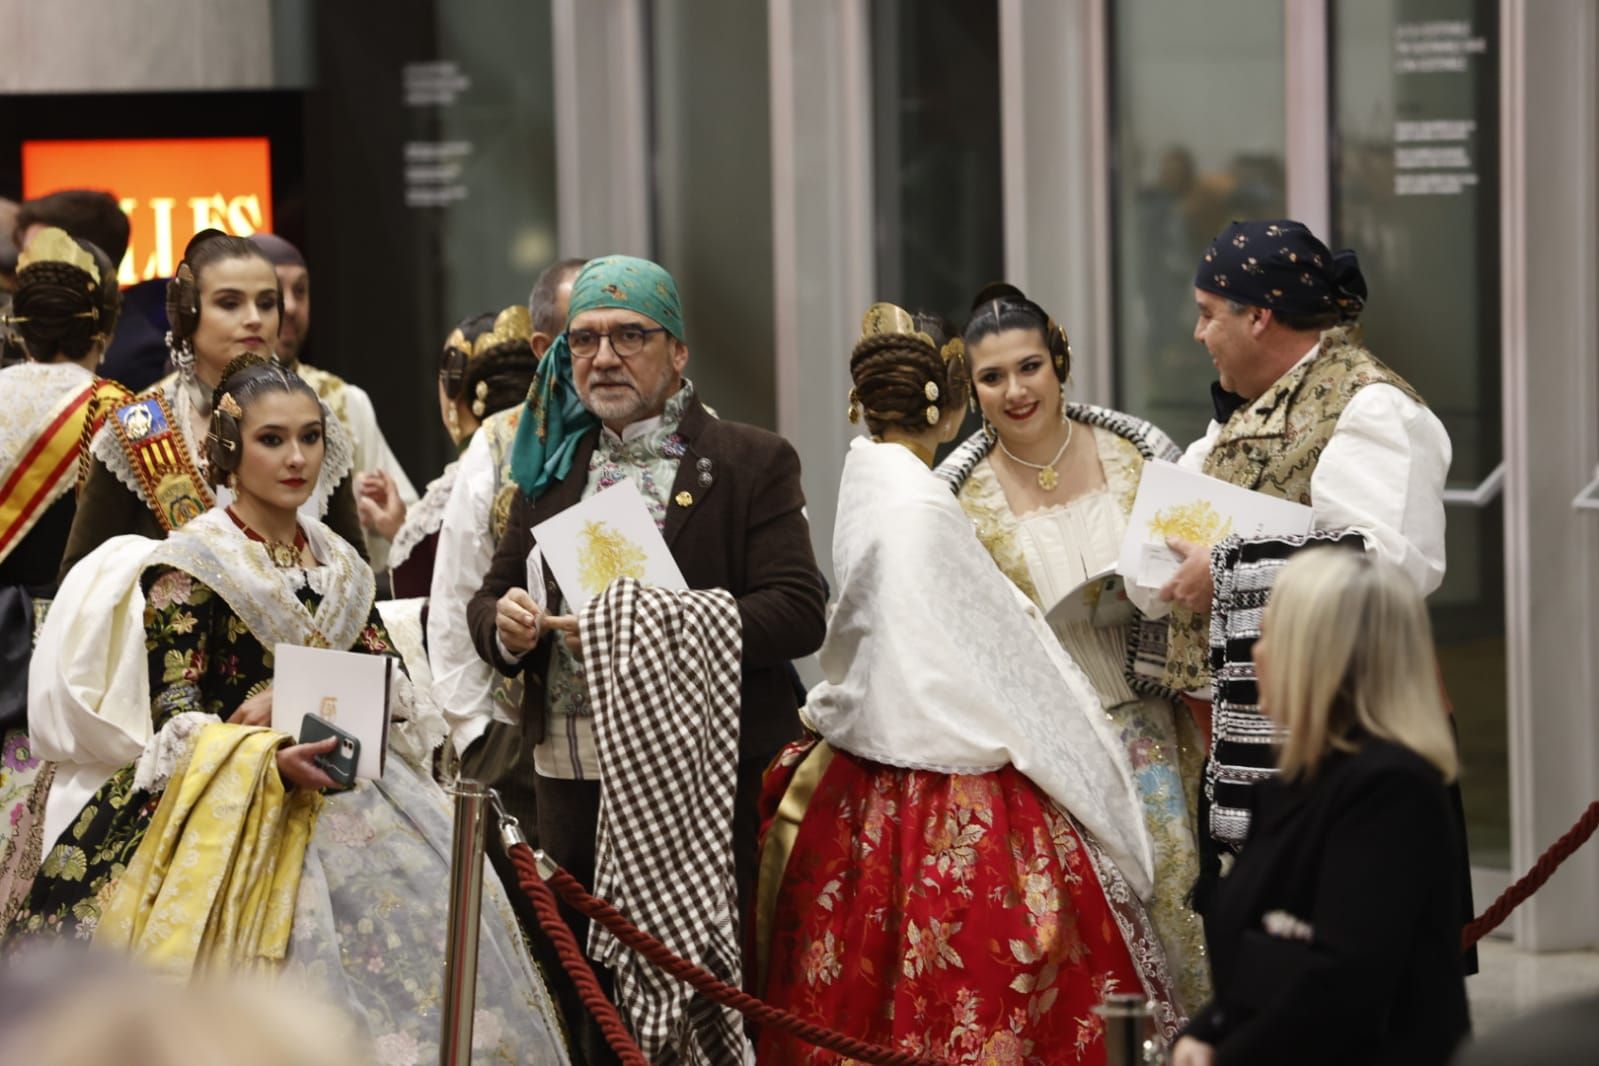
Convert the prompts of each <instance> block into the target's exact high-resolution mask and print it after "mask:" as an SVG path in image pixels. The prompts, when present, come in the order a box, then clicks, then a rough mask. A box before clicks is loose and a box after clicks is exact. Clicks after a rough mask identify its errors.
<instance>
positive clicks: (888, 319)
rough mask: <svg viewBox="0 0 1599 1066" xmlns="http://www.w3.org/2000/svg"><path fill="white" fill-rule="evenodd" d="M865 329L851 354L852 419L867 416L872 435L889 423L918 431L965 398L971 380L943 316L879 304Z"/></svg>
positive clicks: (869, 316) (879, 433)
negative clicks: (910, 311) (951, 339)
mask: <svg viewBox="0 0 1599 1066" xmlns="http://www.w3.org/2000/svg"><path fill="white" fill-rule="evenodd" d="M865 333H866V335H865V336H863V337H862V338H861V339H860V340H859V341H858V342H857V343H856V345H855V348H854V350H853V351H852V352H851V353H850V360H849V370H850V377H851V379H852V380H853V381H854V383H855V387H854V388H853V389H851V390H850V421H852V422H853V421H856V420H858V419H860V418H865V420H866V428H867V430H868V431H869V432H870V433H871V434H872V435H873V436H880V435H882V433H883V431H884V430H886V429H887V428H888V427H890V426H897V427H898V428H900V429H902V430H904V431H906V432H909V433H918V432H923V431H925V430H926V429H927V428H928V427H929V426H931V425H933V424H935V423H937V422H938V420H939V419H940V418H942V417H943V416H944V414H945V413H946V412H948V411H949V410H950V409H952V408H956V407H960V406H962V405H964V404H965V403H966V396H967V393H968V391H969V389H970V379H969V378H968V377H967V374H966V366H965V361H964V360H963V359H961V358H958V357H957V353H956V352H954V351H953V350H952V346H955V345H958V344H959V341H958V340H956V341H953V342H951V341H948V339H947V338H948V329H947V327H946V326H945V324H944V322H943V320H942V319H940V318H939V317H938V316H936V315H928V314H917V315H914V316H913V315H911V314H909V313H908V312H906V311H903V310H901V309H900V308H897V307H894V306H893V305H891V304H876V305H874V306H873V307H872V308H871V309H870V310H869V311H867V313H866V322H865ZM946 355H947V356H950V358H946Z"/></svg>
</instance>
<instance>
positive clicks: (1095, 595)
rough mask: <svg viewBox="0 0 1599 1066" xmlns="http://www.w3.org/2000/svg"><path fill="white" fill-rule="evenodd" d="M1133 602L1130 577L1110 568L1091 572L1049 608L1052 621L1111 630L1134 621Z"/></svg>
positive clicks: (1051, 622) (1057, 623)
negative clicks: (1128, 591) (1129, 593)
mask: <svg viewBox="0 0 1599 1066" xmlns="http://www.w3.org/2000/svg"><path fill="white" fill-rule="evenodd" d="M1133 614H1134V610H1133V601H1132V600H1130V599H1128V598H1127V579H1126V578H1124V577H1122V576H1121V575H1120V574H1118V573H1117V572H1116V569H1115V567H1106V568H1105V569H1103V570H1101V571H1100V572H1099V573H1097V574H1090V575H1089V576H1088V577H1086V578H1084V579H1083V583H1082V584H1081V585H1078V586H1077V587H1076V588H1074V589H1072V590H1071V591H1070V592H1068V593H1067V594H1066V595H1064V596H1062V597H1061V598H1060V602H1059V603H1057V604H1055V606H1053V607H1051V608H1050V609H1049V624H1050V625H1052V626H1055V625H1066V624H1079V625H1091V626H1093V627H1094V628H1095V629H1109V628H1110V627H1112V626H1120V625H1126V624H1127V623H1128V622H1131V621H1132V620H1133Z"/></svg>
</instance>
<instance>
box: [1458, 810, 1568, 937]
mask: <svg viewBox="0 0 1599 1066" xmlns="http://www.w3.org/2000/svg"><path fill="white" fill-rule="evenodd" d="M1595 828H1599V800H1595V801H1594V802H1592V803H1590V804H1588V809H1587V810H1586V811H1584V812H1583V813H1582V817H1580V818H1578V819H1577V822H1576V824H1575V825H1573V826H1572V827H1571V828H1570V829H1568V830H1566V835H1565V836H1563V837H1561V838H1560V839H1559V840H1557V841H1555V842H1554V843H1553V844H1551V845H1549V848H1548V850H1546V851H1545V852H1544V853H1543V854H1542V855H1540V856H1539V857H1538V861H1537V862H1535V863H1533V864H1532V869H1530V870H1528V871H1527V875H1526V876H1525V877H1523V878H1522V879H1521V880H1519V881H1517V882H1516V883H1515V884H1513V885H1511V886H1510V887H1509V888H1507V889H1505V890H1504V892H1502V893H1500V895H1499V898H1498V899H1496V900H1494V901H1493V904H1492V905H1491V906H1489V908H1488V909H1487V910H1485V911H1483V912H1482V913H1481V914H1479V915H1477V917H1475V918H1473V919H1472V920H1471V921H1469V922H1467V923H1466V927H1465V928H1464V929H1462V930H1461V931H1460V950H1461V951H1465V950H1467V949H1468V948H1470V947H1471V946H1472V945H1473V944H1475V943H1476V942H1477V941H1479V940H1481V939H1482V938H1483V937H1484V936H1487V935H1488V933H1489V932H1491V931H1492V930H1493V929H1495V928H1496V927H1497V926H1498V925H1499V923H1500V922H1502V921H1504V920H1505V918H1507V917H1508V916H1509V915H1510V912H1511V911H1513V910H1515V909H1516V907H1517V906H1519V905H1520V904H1521V903H1522V902H1523V901H1524V900H1525V899H1526V898H1527V897H1528V896H1530V895H1532V894H1533V893H1534V892H1536V891H1538V890H1539V889H1540V888H1542V887H1543V883H1544V882H1545V881H1547V880H1549V876H1550V875H1551V874H1553V873H1554V872H1555V870H1557V869H1559V867H1560V864H1561V863H1563V862H1565V861H1566V860H1567V859H1568V858H1570V857H1571V853H1572V852H1574V851H1576V850H1577V849H1578V848H1580V847H1582V845H1583V844H1585V843H1586V842H1587V840H1588V838H1589V837H1591V836H1593V832H1594V829H1595Z"/></svg>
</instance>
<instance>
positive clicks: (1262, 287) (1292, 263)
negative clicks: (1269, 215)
mask: <svg viewBox="0 0 1599 1066" xmlns="http://www.w3.org/2000/svg"><path fill="white" fill-rule="evenodd" d="M1194 287H1195V288H1196V289H1203V290H1204V291H1205V292H1212V293H1215V294H1216V295H1217V296H1223V297H1226V298H1227V299H1229V300H1236V301H1238V302H1239V303H1242V304H1252V305H1254V306H1255V307H1264V308H1267V309H1269V310H1272V311H1280V312H1282V313H1283V314H1288V315H1320V314H1325V313H1326V312H1328V311H1336V312H1337V313H1338V316H1339V318H1340V319H1341V320H1343V321H1345V322H1349V321H1353V320H1354V319H1356V318H1358V317H1360V311H1361V309H1362V308H1363V307H1365V306H1366V278H1365V275H1363V274H1362V273H1361V272H1360V263H1359V262H1358V261H1357V260H1356V258H1355V253H1354V252H1352V251H1347V250H1345V251H1341V252H1330V251H1328V250H1327V246H1326V245H1325V244H1323V243H1321V241H1319V240H1317V239H1316V236H1315V234H1313V233H1311V232H1310V230H1308V229H1307V228H1305V226H1304V224H1303V223H1299V222H1295V221H1293V220H1292V219H1287V218H1284V219H1278V220H1277V221H1275V222H1236V221H1235V222H1233V224H1232V225H1230V226H1228V227H1227V228H1226V229H1224V230H1222V231H1221V234H1220V235H1219V236H1218V237H1217V238H1216V239H1215V240H1214V241H1211V242H1210V247H1209V248H1208V249H1207V250H1206V251H1205V258H1204V259H1202V260H1200V263H1199V270H1198V272H1197V273H1196V274H1195V275H1194Z"/></svg>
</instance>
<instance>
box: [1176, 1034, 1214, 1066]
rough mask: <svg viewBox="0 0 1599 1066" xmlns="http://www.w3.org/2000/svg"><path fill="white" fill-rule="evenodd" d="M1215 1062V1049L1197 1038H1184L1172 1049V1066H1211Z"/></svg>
mask: <svg viewBox="0 0 1599 1066" xmlns="http://www.w3.org/2000/svg"><path fill="white" fill-rule="evenodd" d="M1215 1061H1216V1049H1215V1048H1213V1047H1211V1046H1210V1045H1209V1044H1207V1043H1205V1042H1204V1041H1203V1040H1200V1039H1199V1038H1198V1037H1193V1036H1185V1037H1181V1038H1179V1039H1178V1041H1177V1046H1176V1047H1174V1048H1172V1051H1171V1063H1172V1066H1211V1063H1213V1062H1215Z"/></svg>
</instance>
